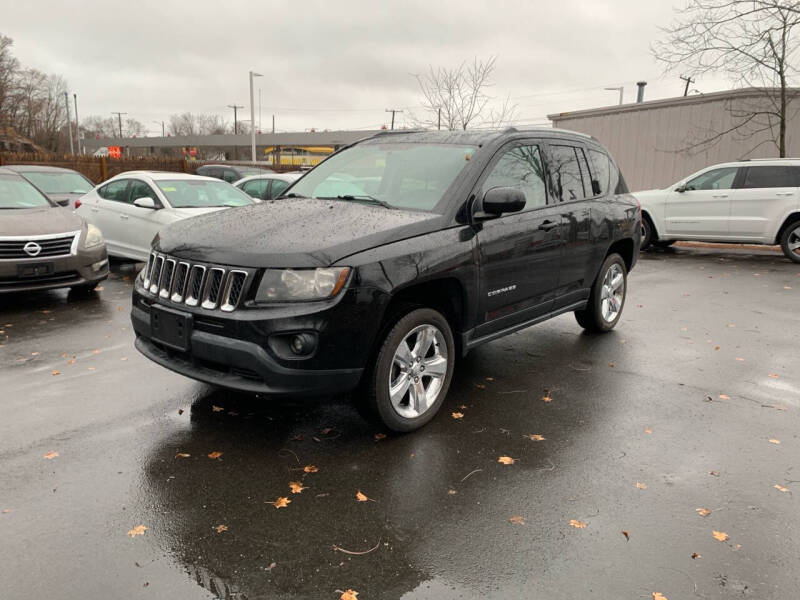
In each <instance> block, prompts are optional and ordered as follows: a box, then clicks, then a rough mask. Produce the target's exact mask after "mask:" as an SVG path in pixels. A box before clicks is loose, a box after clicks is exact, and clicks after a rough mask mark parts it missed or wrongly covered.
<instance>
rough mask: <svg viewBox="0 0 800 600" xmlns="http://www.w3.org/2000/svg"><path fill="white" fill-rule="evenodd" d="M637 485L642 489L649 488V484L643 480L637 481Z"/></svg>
mask: <svg viewBox="0 0 800 600" xmlns="http://www.w3.org/2000/svg"><path fill="white" fill-rule="evenodd" d="M636 487H637V488H639V489H640V490H646V489H647V484H646V483H642V482H641V481H637V482H636Z"/></svg>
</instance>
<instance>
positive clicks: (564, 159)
mask: <svg viewBox="0 0 800 600" xmlns="http://www.w3.org/2000/svg"><path fill="white" fill-rule="evenodd" d="M550 177H551V178H552V183H553V185H552V192H551V194H552V196H553V199H554V200H555V202H572V201H574V200H583V199H584V198H586V193H585V192H584V185H583V177H582V176H581V169H580V166H579V165H578V157H577V154H576V152H575V148H573V147H572V146H550Z"/></svg>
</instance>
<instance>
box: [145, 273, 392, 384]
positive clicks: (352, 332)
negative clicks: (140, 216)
mask: <svg viewBox="0 0 800 600" xmlns="http://www.w3.org/2000/svg"><path fill="white" fill-rule="evenodd" d="M374 292H375V291H374V290H367V289H364V288H362V289H349V290H346V291H345V292H343V293H342V294H341V295H340V297H337V298H336V299H334V300H331V301H324V302H318V303H316V302H315V303H297V304H284V305H280V306H277V305H276V306H275V307H254V306H249V307H241V308H238V309H237V310H235V311H233V312H222V311H220V310H204V309H203V308H202V307H188V306H186V305H181V306H180V308H179V311H178V312H181V313H183V314H185V315H189V316H190V323H191V325H190V331H189V333H188V334H187V344H186V348H187V349H186V351H183V350H177V349H175V348H174V347H170V346H168V345H165V344H163V343H160V342H158V341H157V340H155V339H154V338H153V334H152V331H151V312H152V310H153V306H154V305H155V306H158V307H163V308H165V309H168V310H171V311H176V310H177V309H178V307H177V306H176V305H175V304H173V303H170V301H169V300H165V299H157V298H155V296H154V295H152V294H150V293H149V292H146V291H144V290H143V288H142V287H141V283H140V281H139V280H138V279H137V282H136V285H135V287H134V292H133V308H132V310H131V322H132V324H133V329H134V332H135V334H136V348H137V349H138V350H139V351H140V352H141V353H142V354H144V355H145V356H147V357H148V358H149V359H150V360H152V361H154V362H156V363H158V364H160V365H162V366H164V367H166V368H168V369H170V370H172V371H175V372H177V373H180V374H182V375H185V376H187V377H191V378H192V379H197V380H199V381H203V382H206V383H211V384H215V385H219V386H222V387H226V388H231V389H237V390H241V391H245V392H251V393H263V394H270V395H280V396H319V395H331V394H337V393H344V392H348V391H351V390H353V389H355V388H356V387H357V385H358V383H359V381H360V380H361V376H362V374H363V372H364V368H365V366H366V363H367V360H368V358H369V356H370V354H371V347H372V343H373V341H374V338H375V336H376V335H377V331H378V327H379V326H380V322H379V319H380V317H379V315H375V311H374V310H372V309H371V308H370V307H371V306H372V304H371V303H372V301H373V299H374ZM295 333H308V334H311V335H312V336H313V337H314V338H315V340H316V348H315V350H314V351H313V352H311V353H309V354H308V355H306V356H302V357H298V356H291V355H287V352H286V351H285V348H284V349H283V350H282V349H281V347H279V346H278V345H276V343H275V340H276V339H277V340H280V339H282V337H284V336H291V335H293V334H295Z"/></svg>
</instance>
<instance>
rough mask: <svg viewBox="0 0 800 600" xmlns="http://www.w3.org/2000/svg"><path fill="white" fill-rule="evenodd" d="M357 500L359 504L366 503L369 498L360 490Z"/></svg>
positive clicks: (357, 493)
mask: <svg viewBox="0 0 800 600" xmlns="http://www.w3.org/2000/svg"><path fill="white" fill-rule="evenodd" d="M356 500H358V501H359V502H366V501H367V500H369V498H367V497H366V496H365V495H364V494H362V493H361V490H358V491H357V492H356Z"/></svg>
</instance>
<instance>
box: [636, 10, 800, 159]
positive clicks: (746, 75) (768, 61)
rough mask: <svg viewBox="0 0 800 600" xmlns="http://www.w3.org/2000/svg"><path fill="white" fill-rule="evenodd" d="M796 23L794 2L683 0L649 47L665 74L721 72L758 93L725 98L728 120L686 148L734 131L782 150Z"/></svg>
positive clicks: (790, 93) (794, 95)
mask: <svg viewBox="0 0 800 600" xmlns="http://www.w3.org/2000/svg"><path fill="white" fill-rule="evenodd" d="M798 24H800V2H796V1H792V0H688V3H687V5H686V6H685V8H683V9H681V10H679V11H678V14H677V17H676V19H675V21H674V22H673V23H672V24H671V25H670V26H669V27H667V28H665V29H663V32H664V34H665V37H664V39H663V40H662V41H660V42H658V43H656V44H655V45H654V46H653V49H652V51H653V54H654V56H655V57H656V58H657V59H658V60H660V61H662V62H663V63H665V65H666V71H667V72H674V71H676V70H678V69H686V70H689V71H690V72H691V73H692V74H693V75H702V74H704V73H712V72H713V73H723V74H725V75H727V76H728V77H729V78H730V79H731V80H732V81H733V83H734V85H736V86H737V87H753V88H758V89H759V91H760V94H758V95H757V96H755V97H754V96H752V95H751V96H748V95H742V96H740V97H739V98H735V99H732V100H730V101H729V105H728V112H729V114H730V116H731V118H732V122H731V123H730V124H728V125H725V126H723V127H720V128H715V127H711V128H708V129H707V131H705V132H704V133H703V135H701V136H699V139H696V140H692V141H690V143H689V146H690V149H703V148H707V147H709V146H711V145H714V144H715V143H717V142H718V141H720V140H721V139H723V138H724V137H726V136H729V135H733V136H738V137H739V138H740V139H743V138H755V139H756V140H758V139H759V138H761V140H762V141H760V142H757V144H756V147H757V146H760V145H762V144H763V143H765V141H766V143H774V145H775V146H776V148H777V150H778V153H779V155H780V156H781V157H783V156H786V123H787V120H789V119H790V118H791V114H790V104H791V102H792V101H793V100H795V99H796V98H797V97H798V93H797V92H796V91H795V90H792V89H791V88H790V87H789V81H790V78H791V77H792V76H794V75H795V74H796V73H797V70H796V69H795V67H794V66H793V64H794V61H795V59H796V53H797V49H798V40H797V38H796V36H795V30H796V28H797V26H798ZM765 136H766V140H764V137H765ZM754 149H755V147H754V148H752V149H751V152H752V150H754Z"/></svg>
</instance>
